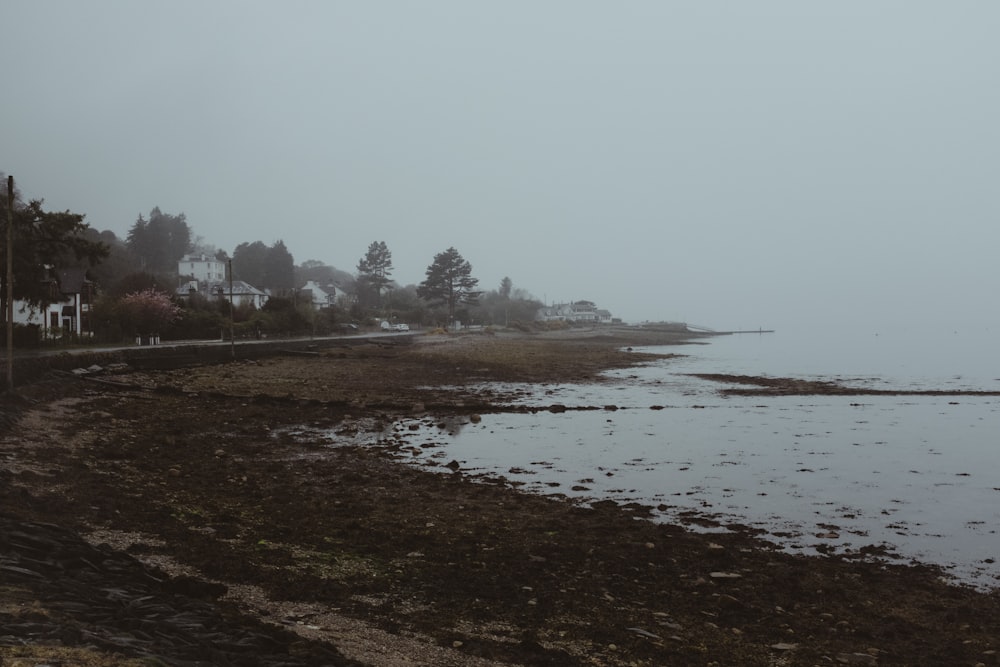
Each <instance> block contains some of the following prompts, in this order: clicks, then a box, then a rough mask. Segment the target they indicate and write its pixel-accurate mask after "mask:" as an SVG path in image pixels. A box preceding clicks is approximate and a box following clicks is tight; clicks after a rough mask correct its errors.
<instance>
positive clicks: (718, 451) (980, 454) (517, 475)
mask: <svg viewBox="0 0 1000 667" xmlns="http://www.w3.org/2000/svg"><path fill="white" fill-rule="evenodd" d="M923 334H924V335H923V336H918V335H908V336H904V337H900V336H898V335H896V336H893V335H890V334H884V333H880V332H873V333H864V332H861V333H851V334H850V335H849V336H848V335H845V336H837V337H832V336H829V335H825V336H819V335H814V336H798V337H795V336H792V335H787V334H781V333H776V334H767V335H740V336H727V337H719V338H712V339H710V342H709V343H708V344H707V345H689V346H683V347H679V348H678V347H669V348H659V349H658V350H656V351H663V352H674V353H676V352H680V353H683V354H685V355H687V356H685V357H684V358H682V359H672V360H664V361H658V362H655V363H653V364H650V365H647V366H643V367H639V368H632V369H627V370H623V371H615V372H612V373H608V378H609V381H608V382H607V383H601V384H595V385H547V386H528V385H526V386H517V387H514V386H506V387H504V388H505V389H508V390H510V391H512V392H516V398H514V399H512V401H511V402H516V403H520V404H528V405H539V406H547V405H550V404H552V403H562V404H564V405H567V406H607V405H615V406H618V407H619V409H618V410H614V411H611V410H597V411H580V412H566V413H561V414H553V413H549V412H539V413H536V414H524V415H521V414H499V415H484V416H483V420H482V422H481V423H478V424H471V423H470V424H464V425H461V424H459V425H450V426H449V427H447V428H442V427H441V426H438V425H434V424H430V423H424V422H419V428H418V429H417V430H410V428H409V427H410V424H409V423H403V424H399V425H397V428H396V430H395V433H396V434H397V435H396V436H394V437H395V438H397V439H403V440H404V441H405V442H407V443H410V444H412V445H414V447H413V448H412V453H413V455H414V460H415V461H416V462H418V463H422V464H425V465H433V466H439V465H443V464H445V463H447V462H449V461H452V460H458V461H459V462H460V463H461V464H462V468H463V470H464V471H466V472H479V473H485V474H502V475H504V476H505V477H507V478H508V479H510V480H511V481H514V482H517V483H521V484H523V485H524V488H527V489H529V490H533V491H537V492H539V493H561V494H565V495H568V496H571V497H578V498H580V499H581V500H583V501H586V500H592V499H604V498H611V499H615V500H619V501H625V502H627V501H638V502H641V503H644V504H648V505H653V506H656V507H657V508H658V510H657V516H658V518H659V519H661V520H665V521H667V520H669V521H682V522H690V521H691V520H692V519H693V518H699V519H705V518H707V519H710V520H712V521H714V522H715V523H716V524H717V525H715V526H714V527H713V526H709V527H707V528H705V527H702V528H700V529H705V530H725V526H726V524H736V523H738V524H745V525H751V526H754V527H756V528H760V529H762V530H763V531H765V534H766V536H767V537H768V538H769V539H771V540H773V541H775V542H777V543H779V544H781V545H782V546H783V547H784V548H785V549H787V550H789V551H792V552H798V553H815V552H816V550H817V547H819V548H820V549H832V550H835V551H841V552H842V551H849V550H855V549H858V548H860V547H863V546H866V545H884V546H887V547H888V548H890V549H891V551H892V552H893V553H895V554H896V555H897V556H898V558H899V559H901V560H904V561H908V560H919V561H923V562H932V563H937V564H941V565H944V566H946V567H948V568H949V570H950V572H952V573H953V574H954V575H955V576H957V577H959V578H960V579H961V580H963V581H966V582H969V583H973V584H976V585H979V586H986V587H997V586H1000V566H998V564H997V563H995V562H993V561H994V559H1000V532H998V530H1000V449H998V445H997V442H998V440H1000V438H998V435H1000V397H969V396H952V397H907V396H896V397H893V396H885V397H882V396H856V397H828V396H805V397H803V396H793V397H778V398H761V397H740V398H725V397H722V396H721V395H720V394H718V391H717V390H718V389H719V388H720V386H722V385H718V384H716V383H710V382H705V381H701V380H697V379H694V378H691V377H688V376H687V375H686V374H687V373H695V372H697V373H734V374H752V375H770V376H776V377H790V376H795V377H818V378H825V379H830V378H835V379H838V380H839V381H842V382H845V383H850V384H856V385H858V386H876V387H882V388H884V387H890V388H899V389H983V390H997V391H1000V369H998V368H997V364H996V359H998V358H1000V355H998V354H996V352H994V351H993V350H992V345H993V343H992V339H991V336H990V334H989V332H988V331H982V332H975V334H974V335H972V334H964V335H963V334H958V333H954V332H952V333H948V332H940V333H933V332H923ZM654 407H655V409H653V408H654ZM698 525H703V524H702V523H701V522H699V523H698V524H696V525H693V526H692V527H697V526H698Z"/></svg>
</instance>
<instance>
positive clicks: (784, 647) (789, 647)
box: [771, 642, 799, 651]
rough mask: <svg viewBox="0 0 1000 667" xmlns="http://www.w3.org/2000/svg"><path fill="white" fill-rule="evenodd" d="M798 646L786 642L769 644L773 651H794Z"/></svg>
mask: <svg viewBox="0 0 1000 667" xmlns="http://www.w3.org/2000/svg"><path fill="white" fill-rule="evenodd" d="M798 647H799V645H798V644H789V643H788V642H778V643H777V644H771V648H773V649H774V650H775V651H794V650H795V649H797V648H798Z"/></svg>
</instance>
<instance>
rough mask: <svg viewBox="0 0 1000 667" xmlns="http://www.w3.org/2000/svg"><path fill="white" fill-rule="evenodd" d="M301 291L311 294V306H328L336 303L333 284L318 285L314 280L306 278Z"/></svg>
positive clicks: (335, 291) (335, 290) (335, 292)
mask: <svg viewBox="0 0 1000 667" xmlns="http://www.w3.org/2000/svg"><path fill="white" fill-rule="evenodd" d="M302 291H303V292H305V291H309V292H310V293H311V294H312V304H313V308H329V307H330V306H333V305H336V303H337V288H336V287H335V286H333V285H324V286H320V284H319V283H317V282H316V281H315V280H307V281H306V284H305V285H304V286H303V287H302Z"/></svg>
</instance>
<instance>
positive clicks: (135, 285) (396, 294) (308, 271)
mask: <svg viewBox="0 0 1000 667" xmlns="http://www.w3.org/2000/svg"><path fill="white" fill-rule="evenodd" d="M4 194H5V193H4ZM0 213H2V214H4V216H5V215H6V197H4V196H2V195H0ZM14 218H15V221H14V224H15V239H16V240H15V245H14V248H15V254H14V263H15V283H14V286H15V292H14V296H15V299H16V300H18V301H21V302H26V303H28V304H29V305H30V306H31V307H34V308H44V307H47V306H48V305H49V304H52V303H58V302H59V300H60V299H61V298H62V295H61V294H60V291H59V289H58V285H57V283H55V282H54V281H55V280H56V279H57V274H56V273H55V272H54V271H52V269H54V268H58V269H64V268H78V269H82V270H85V271H86V277H87V279H88V281H89V282H88V283H87V284H88V285H92V286H93V288H94V293H93V294H91V295H90V296H93V299H91V300H90V303H89V304H88V305H89V311H88V315H89V318H88V319H89V331H88V332H87V333H88V335H89V336H92V338H93V340H94V341H95V342H101V343H120V342H127V341H130V340H131V339H132V337H133V336H134V335H136V334H140V335H149V334H156V333H158V334H160V335H161V336H162V338H163V339H164V340H177V339H217V338H219V337H220V336H223V337H224V336H228V332H229V329H230V324H231V320H232V321H233V322H234V323H235V335H236V336H237V337H265V336H282V335H306V334H319V335H322V334H328V333H331V332H335V331H342V330H343V328H344V326H345V325H347V324H352V325H360V326H376V325H377V324H378V323H379V322H380V321H383V320H389V321H390V322H393V323H397V322H398V323H402V322H406V323H409V324H411V325H415V326H420V325H425V326H426V325H432V324H439V323H448V324H451V323H454V322H455V321H456V320H459V321H461V322H463V323H466V324H475V325H484V326H489V325H501V326H518V325H519V323H522V322H531V321H533V320H534V318H535V315H536V313H537V312H538V309H539V308H540V307H541V305H542V304H541V303H540V302H539V301H538V300H537V299H535V298H534V297H532V296H531V295H530V294H528V293H527V292H525V291H524V290H518V289H515V288H514V286H513V282H512V281H511V279H510V278H509V277H504V278H503V280H502V281H501V283H500V285H499V287H498V288H497V289H496V290H490V291H486V292H483V291H480V290H478V289H477V287H478V283H479V281H478V279H477V278H475V277H473V275H472V265H471V264H470V263H469V262H468V261H466V260H465V259H464V258H463V257H462V256H461V255H460V254H459V252H458V251H457V250H456V249H455V248H454V247H451V248H448V249H447V250H445V251H444V252H442V253H438V254H437V255H436V256H435V257H434V261H433V262H432V263H431V264H430V266H428V268H427V272H426V276H425V279H424V280H423V281H422V282H421V283H420V284H419V285H412V284H411V285H401V284H398V283H397V282H395V281H394V280H393V277H392V273H393V258H392V252H391V251H390V249H389V246H388V245H387V244H386V242H385V241H373V242H372V243H371V244H369V246H368V248H367V251H366V252H365V254H364V255H363V256H362V257H361V258H360V260H359V261H358V264H357V267H356V269H357V270H356V273H355V274H351V273H348V272H346V271H341V270H339V269H337V268H335V267H333V266H330V265H328V264H326V263H324V262H321V261H319V260H314V259H313V260H306V261H304V262H302V264H301V265H296V264H295V260H294V257H293V256H292V254H291V252H289V250H288V248H287V247H286V246H285V244H284V242H283V241H282V240H280V239H279V240H277V241H275V242H274V243H272V244H271V245H266V244H265V243H264V242H263V241H259V240H256V241H244V242H241V243H239V244H238V245H237V246H236V247H235V248H234V250H233V253H232V259H231V264H230V267H231V271H230V272H231V274H232V275H231V276H229V277H230V278H233V279H235V280H239V281H243V282H245V283H247V284H249V285H251V286H253V287H255V288H257V289H262V290H265V291H267V293H268V294H269V301H268V303H267V305H266V306H264V307H261V308H257V307H254V306H251V305H240V304H239V303H237V305H236V306H235V307H234V308H232V309H231V308H230V306H229V301H228V299H227V298H226V296H227V295H226V293H225V289H223V290H222V291H219V290H217V289H215V288H213V286H212V285H210V284H204V283H203V284H201V285H198V287H197V289H192V290H190V291H187V290H185V291H184V292H183V293H181V292H179V291H178V288H179V286H181V285H185V284H187V283H189V282H192V281H193V280H194V278H195V276H191V275H179V273H178V262H179V261H180V259H181V258H182V257H184V255H185V254H188V253H192V252H197V253H199V254H204V255H206V256H208V257H214V258H216V259H218V260H220V261H225V260H227V259H229V255H228V254H227V253H226V252H225V251H222V250H216V249H215V248H214V247H212V246H209V245H206V244H205V243H204V242H203V241H202V239H201V238H200V237H196V236H195V235H194V232H193V230H192V228H191V226H190V225H189V224H188V221H187V218H186V216H185V214H184V213H179V214H171V213H166V212H164V211H161V210H160V208H159V207H154V208H153V209H152V210H151V211H150V213H149V216H148V217H146V216H143V215H140V216H139V217H138V219H137V220H136V221H135V223H134V224H133V225H132V226H131V227H130V228H129V231H128V235H127V237H126V238H125V239H120V238H118V237H117V236H116V235H115V234H114V232H111V231H108V230H105V231H98V230H96V229H92V228H91V227H90V226H89V225H87V224H85V223H84V222H83V218H84V216H83V215H80V214H76V213H71V212H69V211H66V212H62V213H52V212H48V211H45V210H44V209H43V208H42V200H37V201H32V202H29V203H27V204H25V203H24V202H22V201H21V200H20V197H16V198H15V210H14ZM2 251H3V252H0V260H2V259H3V253H5V252H6V247H3V248H2ZM4 278H5V277H4V276H2V275H0V303H2V300H3V299H4V298H5V296H6V291H5V289H4V287H5V284H4V282H3V281H4ZM310 281H312V283H313V285H312V287H313V288H316V287H318V288H319V289H322V290H326V292H327V294H332V295H334V298H333V299H330V300H329V301H328V302H326V301H325V300H323V299H319V300H317V301H313V300H310V299H306V298H303V295H302V287H303V286H305V285H306V284H307V282H310ZM314 296H315V292H314ZM320 296H321V295H320ZM4 306H5V304H4ZM231 311H232V312H231ZM5 316H6V307H4V308H3V309H2V312H0V322H2V321H3V318H5ZM27 329H30V330H31V331H27V332H18V333H19V334H23V335H19V338H16V339H15V340H25V341H26V340H29V339H31V338H32V336H34V338H35V340H36V341H37V340H38V333H37V330H38V329H39V327H37V326H32V327H27ZM29 334H30V335H29ZM47 340H59V341H63V342H66V341H70V340H73V341H75V337H74V336H73V335H72V334H70V333H69V332H63V331H62V330H60V329H58V328H56V329H54V331H53V332H52V333H50V334H49V337H48V338H47Z"/></svg>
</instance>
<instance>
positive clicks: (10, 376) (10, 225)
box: [7, 175, 14, 392]
mask: <svg viewBox="0 0 1000 667" xmlns="http://www.w3.org/2000/svg"><path fill="white" fill-rule="evenodd" d="M7 391H8V392H13V391H14V177H13V176H10V175H8V176H7Z"/></svg>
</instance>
